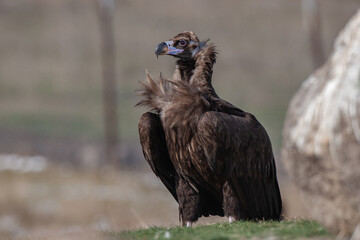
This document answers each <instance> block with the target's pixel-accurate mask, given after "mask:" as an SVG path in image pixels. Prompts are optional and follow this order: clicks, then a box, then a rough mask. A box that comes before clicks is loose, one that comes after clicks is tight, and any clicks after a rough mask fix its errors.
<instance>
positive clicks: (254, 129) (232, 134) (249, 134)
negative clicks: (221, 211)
mask: <svg viewBox="0 0 360 240" xmlns="http://www.w3.org/2000/svg"><path fill="white" fill-rule="evenodd" d="M228 109H231V106H230V107H229V106H228ZM235 113H236V115H231V114H227V113H223V112H215V111H210V112H206V113H205V114H204V115H203V116H202V117H201V119H200V121H199V125H198V133H199V139H200V142H201V144H202V147H203V149H204V152H205V156H206V159H207V162H208V164H209V166H210V168H211V169H212V170H213V171H214V174H216V175H222V176H224V177H226V178H227V179H228V181H229V182H230V184H231V185H232V186H233V188H234V189H235V190H236V192H237V195H238V197H239V202H240V205H241V207H242V208H243V211H244V212H245V213H246V214H247V216H246V217H245V218H247V219H256V218H264V219H279V218H280V215H281V196H280V191H279V186H278V183H277V179H276V167H275V162H274V157H273V153H272V147H271V142H270V139H269V137H268V135H267V133H266V131H265V129H264V128H263V126H262V125H261V124H260V123H259V122H258V121H257V120H256V118H255V117H254V116H253V115H251V114H250V113H246V112H242V111H241V110H237V111H235ZM247 209H251V211H248V210H247Z"/></svg>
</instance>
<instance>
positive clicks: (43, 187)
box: [0, 166, 307, 239]
mask: <svg viewBox="0 0 360 240" xmlns="http://www.w3.org/2000/svg"><path fill="white" fill-rule="evenodd" d="M283 180H284V179H283ZM0 189H2V194H1V195H0V236H3V237H7V238H10V239H63V238H64V239H69V238H70V237H74V239H78V237H80V236H81V237H84V239H89V238H88V237H89V236H92V237H94V239H96V238H99V237H102V235H101V232H103V231H120V230H127V229H136V228H142V227H149V226H176V225H178V223H179V222H178V211H177V204H176V202H175V200H174V199H173V198H172V196H171V195H170V194H169V193H168V192H167V190H166V189H165V187H164V186H163V185H162V183H161V182H160V181H159V180H158V179H157V178H156V177H155V176H154V174H152V173H151V172H150V170H149V171H147V170H144V171H113V170H111V169H105V168H104V169H100V170H97V171H93V170H92V171H84V170H81V171H80V170H73V169H70V168H59V167H54V166H49V167H48V168H47V169H46V170H43V171H41V172H28V173H21V172H18V171H17V172H16V171H2V172H0ZM281 190H282V196H283V200H284V207H285V212H284V215H285V218H293V217H306V216H307V214H306V212H305V211H304V206H303V203H302V201H301V198H300V197H299V194H298V192H297V191H296V189H295V188H294V187H293V186H292V185H291V184H289V182H288V181H282V182H281ZM218 221H226V219H225V218H220V217H210V218H202V219H200V221H199V223H198V224H207V223H213V222H218Z"/></svg>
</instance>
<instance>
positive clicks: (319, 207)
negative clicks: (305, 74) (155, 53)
mask: <svg viewBox="0 0 360 240" xmlns="http://www.w3.org/2000/svg"><path fill="white" fill-rule="evenodd" d="M282 159H283V162H284V164H285V166H286V168H287V170H288V172H289V174H290V176H291V177H292V178H293V180H294V182H295V183H296V184H297V185H298V186H299V187H300V189H301V192H302V193H303V196H304V200H305V202H306V203H307V205H308V207H309V210H310V211H309V212H310V213H311V214H312V215H313V217H314V218H315V219H317V220H319V221H320V222H321V223H323V224H324V225H325V226H326V227H328V228H329V229H330V230H332V231H333V232H336V233H340V236H349V235H350V234H351V233H352V232H353V231H354V229H355V227H356V226H357V225H358V224H359V222H360V10H359V11H358V12H357V14H356V15H355V16H354V17H353V18H352V19H351V20H350V21H349V23H348V24H347V25H346V27H345V29H344V30H343V31H342V32H341V33H340V34H339V36H338V38H337V40H336V42H335V45H334V49H333V53H332V55H331V57H330V58H329V60H328V61H327V62H326V63H325V64H324V66H323V67H321V68H320V69H318V70H317V71H316V72H315V73H314V74H313V75H311V76H310V77H309V78H308V79H307V80H306V81H305V82H304V83H303V84H302V86H301V88H300V90H299V91H298V92H297V93H296V95H295V96H294V98H293V99H292V101H291V103H290V107H289V109H288V113H287V117H286V121H285V126H284V131H283V149H282ZM359 226H360V225H359Z"/></svg>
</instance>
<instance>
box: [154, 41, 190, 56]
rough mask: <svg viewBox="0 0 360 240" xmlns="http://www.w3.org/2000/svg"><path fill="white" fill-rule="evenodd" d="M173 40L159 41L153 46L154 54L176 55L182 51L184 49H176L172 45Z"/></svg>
mask: <svg viewBox="0 0 360 240" xmlns="http://www.w3.org/2000/svg"><path fill="white" fill-rule="evenodd" d="M173 44H174V42H173V41H167V42H161V43H159V45H157V47H156V48H155V55H156V57H158V56H159V55H177V54H179V53H181V52H182V51H184V49H178V48H176V47H173Z"/></svg>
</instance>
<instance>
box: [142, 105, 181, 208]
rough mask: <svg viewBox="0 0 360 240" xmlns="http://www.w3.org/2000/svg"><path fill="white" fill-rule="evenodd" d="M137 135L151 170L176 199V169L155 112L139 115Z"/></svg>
mask: <svg viewBox="0 0 360 240" xmlns="http://www.w3.org/2000/svg"><path fill="white" fill-rule="evenodd" d="M139 135H140V143H141V146H142V150H143V153H144V157H145V159H146V161H147V162H148V164H149V165H150V168H151V170H152V171H153V172H154V173H155V175H156V176H158V177H159V178H160V180H161V181H162V182H163V184H164V185H165V186H166V188H167V189H168V190H169V192H170V193H171V194H172V195H173V197H174V198H175V199H176V201H177V195H176V189H175V177H176V171H175V168H174V166H173V164H172V163H171V160H170V157H169V153H168V149H167V146H166V140H165V134H164V130H163V127H162V124H161V120H160V118H159V116H158V115H157V114H155V113H151V112H147V113H144V114H143V115H142V116H141V118H140V121H139Z"/></svg>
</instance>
